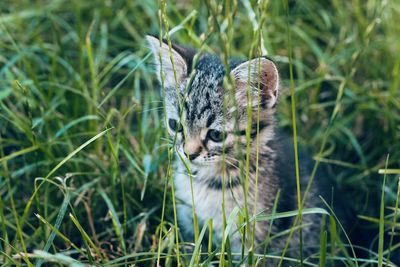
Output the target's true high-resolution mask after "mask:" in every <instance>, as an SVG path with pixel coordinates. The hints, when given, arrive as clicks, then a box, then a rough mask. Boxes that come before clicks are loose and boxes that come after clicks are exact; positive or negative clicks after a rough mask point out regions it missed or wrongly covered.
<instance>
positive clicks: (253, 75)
mask: <svg viewBox="0 0 400 267" xmlns="http://www.w3.org/2000/svg"><path fill="white" fill-rule="evenodd" d="M249 68H250V70H249ZM249 74H250V77H249ZM231 75H232V76H233V77H234V80H235V85H236V97H237V101H239V103H241V102H244V100H245V99H243V98H246V97H247V94H246V92H247V89H248V83H249V82H250V88H251V90H252V92H253V93H254V94H253V98H254V97H255V96H257V92H258V86H260V93H261V95H260V99H261V102H262V103H265V104H267V106H268V107H273V106H274V105H275V104H276V101H277V98H278V90H279V74H278V70H277V68H276V66H275V64H274V63H273V62H272V61H271V60H268V59H266V58H256V59H252V60H249V61H246V62H244V63H242V64H240V65H239V66H237V67H236V68H235V69H233V70H232V71H231ZM253 102H254V101H253ZM257 103H258V102H255V103H252V105H257Z"/></svg>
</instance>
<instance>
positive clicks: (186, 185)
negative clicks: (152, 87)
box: [148, 37, 319, 255]
mask: <svg viewBox="0 0 400 267" xmlns="http://www.w3.org/2000/svg"><path fill="white" fill-rule="evenodd" d="M148 41H149V43H150V44H151V47H152V49H153V52H154V53H155V55H156V59H157V57H158V56H159V55H160V52H161V57H160V59H161V60H156V63H157V62H158V63H157V64H156V65H157V71H158V74H159V80H160V81H161V83H162V81H163V80H162V79H161V78H162V76H161V75H160V70H162V71H163V72H164V73H165V79H164V88H165V91H164V92H165V105H166V112H167V123H168V125H167V127H168V130H169V133H170V134H171V136H172V137H174V136H175V135H176V151H177V155H178V157H177V160H176V162H175V163H176V170H175V174H174V181H175V190H176V197H177V199H178V201H179V202H178V203H179V204H178V216H179V223H180V228H181V230H182V232H184V233H185V234H186V236H189V237H191V238H193V217H192V214H193V213H192V207H193V205H194V209H195V212H196V215H197V218H198V221H199V223H200V227H202V224H204V223H205V222H206V221H207V220H208V219H212V220H213V230H214V240H213V241H214V243H215V244H217V245H220V244H221V237H222V232H223V230H224V229H223V223H222V214H223V212H222V196H223V192H222V188H225V191H224V195H225V199H224V208H225V215H226V217H227V218H228V217H229V215H230V214H231V212H232V210H233V209H234V207H236V206H239V207H240V208H242V209H243V207H244V205H245V196H244V187H243V181H244V179H245V178H244V177H245V176H246V164H245V162H246V160H245V159H246V154H247V152H249V155H250V158H249V167H248V169H249V173H248V194H247V208H248V212H249V214H250V216H251V215H253V214H254V204H256V205H255V207H256V213H261V212H263V213H264V214H271V213H272V211H273V206H274V202H275V199H276V196H277V194H278V191H280V201H279V202H278V211H292V210H296V209H297V208H298V206H297V198H296V197H297V196H296V188H295V171H294V163H293V159H294V156H293V153H292V151H293V143H292V142H291V141H290V139H288V138H284V137H283V136H282V135H281V134H276V133H275V129H274V128H275V126H274V121H275V119H274V113H275V104H276V102H277V97H278V90H279V76H278V72H277V69H276V67H275V65H274V64H273V63H272V62H271V61H270V60H268V59H265V58H258V59H254V60H251V61H246V62H242V63H240V62H232V63H231V65H230V69H231V72H230V75H231V77H232V78H233V80H234V86H235V91H234V93H233V95H230V94H229V92H225V91H224V89H223V87H222V81H223V77H224V75H225V68H224V67H223V64H222V63H221V62H220V60H219V59H218V58H217V57H216V56H212V55H205V56H203V57H202V58H201V59H200V60H199V62H198V64H197V65H196V66H194V67H195V75H194V76H193V79H192V80H190V79H189V78H190V77H189V73H190V70H191V65H189V64H188V62H190V64H191V60H189V61H188V60H187V58H192V56H193V54H189V56H188V55H187V53H185V51H184V50H183V49H182V48H180V47H177V46H174V47H173V49H172V50H171V51H170V50H169V48H168V46H167V45H166V44H165V43H161V44H160V43H159V41H158V40H157V39H155V38H153V37H148ZM170 54H171V55H172V58H173V61H174V68H175V74H176V76H175V74H174V72H173V66H172V63H171V60H170V57H169V55H170ZM160 63H161V64H160ZM249 74H250V77H249ZM188 81H192V82H191V84H190V85H188V84H187V83H188ZM248 81H250V90H251V94H248V89H249V87H248ZM258 89H259V90H258ZM249 96H250V98H248V97H249ZM179 99H181V100H179ZM180 101H181V102H180ZM180 103H181V105H180ZM181 108H182V109H183V110H181ZM249 110H252V112H251V114H250V118H249V113H248V111H249ZM181 113H182V119H180V118H179V115H180V114H181ZM249 120H251V123H250V124H249V125H250V126H251V127H248V121H249ZM179 121H181V122H182V124H183V125H184V128H185V130H184V131H182V130H180V126H179V124H180V122H179ZM248 128H250V132H249V133H247V129H248ZM221 133H223V135H222V136H221ZM246 135H248V136H249V137H250V143H249V150H247V149H248V145H247V138H246ZM220 140H222V141H221V142H219V141H220ZM301 158H302V159H301V160H302V161H301V166H300V169H301V177H302V185H301V186H302V189H303V190H304V189H305V185H306V181H307V180H308V178H309V167H308V166H307V165H308V163H307V162H305V161H303V160H304V159H305V157H303V156H301ZM182 159H183V160H184V161H186V164H187V166H189V167H190V170H191V173H192V187H191V184H190V176H189V173H188V171H187V170H186V167H185V164H184V163H183V162H182ZM189 159H190V160H189ZM257 159H258V162H257ZM256 180H257V181H256ZM223 182H224V183H225V184H223ZM256 184H257V186H256ZM192 190H193V192H192ZM316 191H318V190H317V189H315V188H314V189H313V190H311V192H310V195H309V201H308V202H307V204H306V207H311V206H315V205H316V203H317V202H318V198H317V195H316V193H315V192H316ZM192 196H193V198H192ZM291 222H292V220H291V219H285V220H276V221H275V222H274V223H273V225H272V226H271V228H270V225H269V222H268V221H259V222H257V224H256V229H255V245H256V251H258V252H260V251H262V249H263V246H262V244H263V242H264V241H265V238H266V237H267V234H268V231H269V229H271V232H272V233H271V236H273V235H274V234H276V233H278V232H280V231H283V230H286V229H289V228H290V227H291V226H292V223H291ZM303 223H305V225H306V226H304V228H303V232H304V233H305V234H304V237H305V243H306V245H307V246H309V245H316V244H318V242H319V239H318V235H319V220H318V219H317V217H316V215H315V216H314V215H306V216H304V218H303ZM234 230H235V229H232V231H231V232H233V231H234ZM286 238H287V235H285V236H283V237H281V238H275V239H273V240H272V241H271V242H269V251H276V252H279V251H280V250H282V249H283V247H284V243H285V240H286ZM298 243H299V237H298V232H297V231H296V233H295V235H294V236H293V238H292V240H291V243H290V245H291V246H290V247H291V248H295V247H297V246H298ZM241 245H242V240H241V239H240V236H239V234H238V233H236V235H234V236H232V237H231V247H232V250H233V251H234V252H240V248H241ZM294 254H297V253H294ZM294 254H293V253H292V255H294Z"/></svg>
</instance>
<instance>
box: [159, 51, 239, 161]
mask: <svg viewBox="0 0 400 267" xmlns="http://www.w3.org/2000/svg"><path fill="white" fill-rule="evenodd" d="M223 77H224V68H223V66H222V64H221V63H220V61H219V60H218V58H216V57H211V56H208V57H204V58H202V59H201V60H200V62H199V64H198V65H197V66H196V74H195V76H194V77H193V80H192V83H191V84H190V86H188V85H187V83H188V82H189V79H188V78H186V79H184V80H183V81H182V82H181V83H180V84H179V89H178V90H179V97H180V101H181V106H180V105H179V103H178V102H179V101H178V94H177V93H176V89H175V88H169V89H167V90H166V98H165V104H166V111H167V113H166V115H167V127H168V132H169V134H170V136H171V139H173V138H174V136H175V135H176V136H177V139H176V150H177V152H178V153H179V154H180V155H181V156H182V157H183V158H189V159H190V162H191V163H192V164H194V165H198V166H204V165H211V164H219V163H220V162H221V156H222V151H223V150H224V151H225V154H226V153H227V151H229V149H230V147H231V145H232V143H233V139H234V133H233V121H232V118H231V117H232V116H231V114H228V112H224V109H223V107H224V102H223V96H224V94H223V92H224V89H223V87H222V82H223ZM185 92H186V94H185ZM181 108H182V109H181ZM180 111H181V112H182V114H180Z"/></svg>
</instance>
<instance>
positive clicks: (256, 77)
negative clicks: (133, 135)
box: [147, 36, 279, 166]
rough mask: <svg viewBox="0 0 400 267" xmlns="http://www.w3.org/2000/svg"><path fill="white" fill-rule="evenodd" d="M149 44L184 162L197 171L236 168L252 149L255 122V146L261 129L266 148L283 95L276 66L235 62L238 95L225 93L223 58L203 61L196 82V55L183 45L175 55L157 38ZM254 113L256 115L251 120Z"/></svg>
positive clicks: (207, 57)
mask: <svg viewBox="0 0 400 267" xmlns="http://www.w3.org/2000/svg"><path fill="white" fill-rule="evenodd" d="M147 41H148V42H149V44H150V47H151V49H152V51H153V53H154V55H155V64H156V71H157V75H158V79H159V81H160V84H161V85H163V87H164V93H165V105H166V117H167V125H166V127H167V128H168V132H169V134H170V135H171V137H174V136H175V135H176V136H177V139H176V140H177V141H176V149H177V152H178V153H179V154H180V155H181V156H182V157H184V158H189V159H190V162H191V163H192V164H194V165H195V166H204V165H212V164H219V165H220V163H221V161H222V159H223V158H224V159H225V161H228V163H231V164H234V165H236V162H234V161H236V159H237V156H236V155H235V151H237V150H238V149H239V150H240V149H241V148H245V147H246V128H248V122H250V121H249V120H251V122H250V124H249V125H251V127H250V142H252V143H253V144H255V140H256V135H257V127H259V137H260V144H263V143H261V142H264V144H265V143H266V142H267V141H268V140H269V139H271V138H272V135H273V122H274V107H275V104H276V101H277V97H278V89H279V76H278V71H277V69H276V67H275V65H274V63H273V62H272V61H270V60H268V59H266V58H256V59H252V60H250V61H245V62H241V63H240V62H232V63H231V64H230V69H231V71H230V75H231V77H232V79H233V83H234V91H233V92H229V91H228V90H227V89H224V87H223V79H224V76H225V68H224V65H223V64H222V63H221V61H220V59H219V58H218V57H217V56H215V55H204V56H202V57H201V58H200V59H199V60H198V62H197V64H196V66H193V67H194V71H195V72H194V76H193V77H192V79H190V73H191V71H192V61H193V56H194V55H195V52H194V51H193V50H190V49H186V48H182V47H179V46H177V45H172V49H171V50H170V49H169V47H168V45H167V44H166V43H164V42H161V43H160V41H159V40H158V39H157V38H154V37H152V36H147ZM171 58H172V61H173V63H172V62H171ZM174 69H175V71H174ZM160 70H162V75H161V72H160ZM189 82H190V84H189V85H188V83H189ZM249 85H250V86H249ZM224 102H225V103H224ZM248 107H249V108H248ZM248 109H249V110H251V111H252V112H251V116H250V117H249V116H248ZM258 111H259V112H258ZM257 118H259V119H258V120H257ZM257 121H259V123H257ZM236 144H238V146H236ZM252 148H255V146H254V145H252ZM223 153H224V154H225V156H224V157H222V154H223ZM242 154H243V152H242Z"/></svg>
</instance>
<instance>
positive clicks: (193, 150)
mask: <svg viewBox="0 0 400 267" xmlns="http://www.w3.org/2000/svg"><path fill="white" fill-rule="evenodd" d="M184 148H185V153H186V155H188V156H189V159H190V160H194V159H195V158H197V157H198V156H199V155H200V153H201V145H200V144H199V143H198V142H197V141H196V140H190V141H187V142H186V143H185V146H184Z"/></svg>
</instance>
